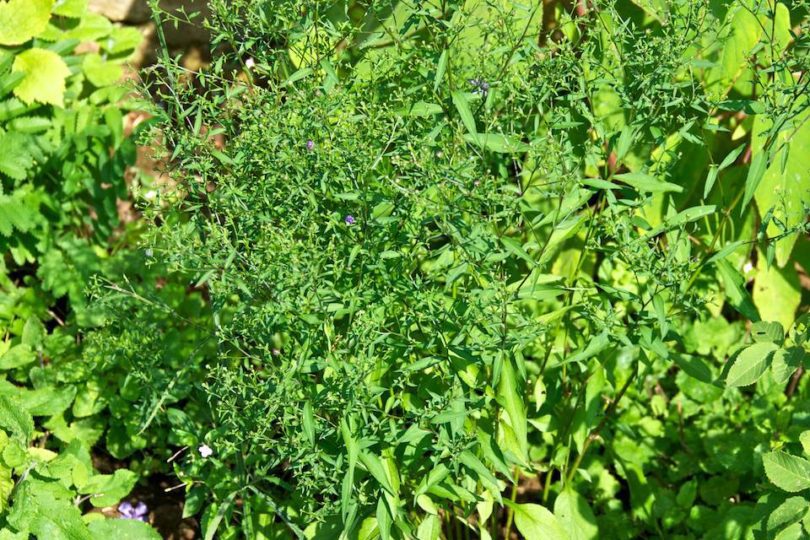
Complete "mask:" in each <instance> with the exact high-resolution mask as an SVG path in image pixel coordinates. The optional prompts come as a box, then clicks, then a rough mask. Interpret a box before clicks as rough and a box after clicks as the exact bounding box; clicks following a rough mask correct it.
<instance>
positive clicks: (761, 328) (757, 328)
mask: <svg viewBox="0 0 810 540" xmlns="http://www.w3.org/2000/svg"><path fill="white" fill-rule="evenodd" d="M751 337H752V338H753V340H754V341H756V342H768V343H776V344H777V345H781V344H782V341H784V340H785V328H784V327H783V326H782V325H781V324H780V323H778V322H767V321H759V322H755V323H754V324H753V325H751Z"/></svg>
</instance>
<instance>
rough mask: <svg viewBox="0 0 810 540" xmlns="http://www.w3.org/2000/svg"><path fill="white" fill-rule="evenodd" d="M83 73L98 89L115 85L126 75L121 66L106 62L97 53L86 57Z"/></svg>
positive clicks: (83, 63)
mask: <svg viewBox="0 0 810 540" xmlns="http://www.w3.org/2000/svg"><path fill="white" fill-rule="evenodd" d="M82 71H84V74H85V76H86V77H87V80H88V81H90V82H91V83H93V85H95V86H98V87H102V86H110V85H113V84H115V83H116V82H118V80H119V79H121V75H122V74H123V73H124V71H123V70H122V69H121V66H120V65H118V64H116V63H113V62H110V61H108V60H104V59H102V58H101V56H100V55H99V54H96V53H92V54H86V55H84V61H83V62H82Z"/></svg>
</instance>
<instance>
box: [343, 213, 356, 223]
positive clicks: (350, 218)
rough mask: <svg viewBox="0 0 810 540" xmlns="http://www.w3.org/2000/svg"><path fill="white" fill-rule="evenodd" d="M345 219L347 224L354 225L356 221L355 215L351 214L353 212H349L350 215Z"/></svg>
mask: <svg viewBox="0 0 810 540" xmlns="http://www.w3.org/2000/svg"><path fill="white" fill-rule="evenodd" d="M343 221H345V222H346V225H354V224H355V223H356V221H355V219H354V216H353V215H351V214H349V215H348V216H346V217H345V218H343Z"/></svg>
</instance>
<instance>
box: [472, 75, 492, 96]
mask: <svg viewBox="0 0 810 540" xmlns="http://www.w3.org/2000/svg"><path fill="white" fill-rule="evenodd" d="M468 82H469V83H470V85H471V86H472V87H473V94H481V95H482V96H484V97H486V95H487V93H488V92H489V83H488V82H487V81H485V80H484V79H470V80H469V81H468Z"/></svg>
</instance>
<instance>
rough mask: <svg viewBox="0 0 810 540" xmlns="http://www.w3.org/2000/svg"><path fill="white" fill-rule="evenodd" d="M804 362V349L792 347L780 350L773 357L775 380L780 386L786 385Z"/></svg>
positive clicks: (772, 368)
mask: <svg viewBox="0 0 810 540" xmlns="http://www.w3.org/2000/svg"><path fill="white" fill-rule="evenodd" d="M803 360H804V349H802V348H801V347H790V348H787V349H779V350H778V351H776V352H775V353H774V355H773V364H772V365H771V371H772V373H773V378H774V380H775V381H776V382H777V383H779V384H785V383H787V382H788V380H790V377H791V375H793V374H794V373H795V372H796V370H797V369H799V366H801V365H802V361H803Z"/></svg>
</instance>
